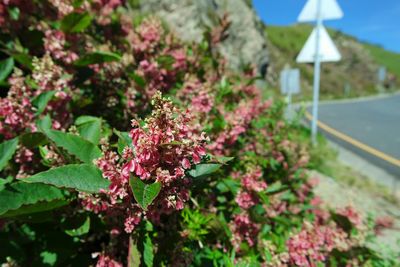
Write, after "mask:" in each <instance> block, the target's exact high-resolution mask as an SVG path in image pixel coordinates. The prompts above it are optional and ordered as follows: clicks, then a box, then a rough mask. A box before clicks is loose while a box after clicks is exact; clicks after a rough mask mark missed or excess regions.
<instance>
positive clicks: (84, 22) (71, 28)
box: [61, 12, 92, 33]
mask: <svg viewBox="0 0 400 267" xmlns="http://www.w3.org/2000/svg"><path fill="white" fill-rule="evenodd" d="M91 22H92V16H91V15H89V13H87V12H86V13H76V12H74V13H70V14H68V15H67V16H65V17H64V18H63V20H62V21H61V30H62V31H64V32H67V33H71V32H82V31H84V30H85V29H86V28H87V27H88V26H89V25H90V23H91Z"/></svg>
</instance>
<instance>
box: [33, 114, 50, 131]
mask: <svg viewBox="0 0 400 267" xmlns="http://www.w3.org/2000/svg"><path fill="white" fill-rule="evenodd" d="M36 126H37V127H38V129H39V131H41V132H43V133H44V132H46V131H48V130H50V129H51V126H52V123H51V118H50V115H49V114H47V115H46V116H45V117H43V118H42V119H39V120H37V121H36Z"/></svg>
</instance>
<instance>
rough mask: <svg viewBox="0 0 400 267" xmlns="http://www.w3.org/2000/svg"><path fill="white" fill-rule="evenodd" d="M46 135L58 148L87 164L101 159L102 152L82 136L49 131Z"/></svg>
mask: <svg viewBox="0 0 400 267" xmlns="http://www.w3.org/2000/svg"><path fill="white" fill-rule="evenodd" d="M45 134H46V136H47V137H48V138H49V139H50V140H51V141H53V142H54V143H55V144H56V145H57V146H59V147H62V148H64V149H65V150H66V151H68V153H70V154H72V155H74V156H76V157H77V158H78V159H80V160H81V161H83V162H85V163H92V162H93V160H94V159H97V158H99V157H101V150H100V149H99V148H98V147H97V146H96V145H94V144H93V143H91V142H89V141H88V140H86V139H83V138H82V137H80V136H77V135H74V134H70V133H64V132H61V131H56V130H47V131H45Z"/></svg>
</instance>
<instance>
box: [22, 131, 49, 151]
mask: <svg viewBox="0 0 400 267" xmlns="http://www.w3.org/2000/svg"><path fill="white" fill-rule="evenodd" d="M19 141H20V142H21V144H22V145H24V146H25V147H27V148H35V147H38V146H42V145H45V144H46V143H47V142H48V141H47V138H46V136H45V135H44V134H43V133H41V132H35V133H25V134H23V135H21V136H20V137H19Z"/></svg>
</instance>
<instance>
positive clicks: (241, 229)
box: [230, 213, 260, 251]
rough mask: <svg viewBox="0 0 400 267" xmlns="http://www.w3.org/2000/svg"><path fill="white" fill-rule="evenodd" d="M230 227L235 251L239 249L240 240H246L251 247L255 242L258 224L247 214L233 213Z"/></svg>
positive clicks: (258, 229)
mask: <svg viewBox="0 0 400 267" xmlns="http://www.w3.org/2000/svg"><path fill="white" fill-rule="evenodd" d="M230 228H231V231H232V233H233V237H232V244H233V246H234V248H235V249H236V251H240V244H241V243H242V242H247V243H248V244H249V246H251V247H252V246H254V245H255V244H256V243H257V235H258V233H259V231H260V226H259V225H258V224H256V223H254V222H252V221H251V219H250V217H249V215H248V214H246V213H242V214H237V215H235V216H234V218H233V221H232V222H231V224H230Z"/></svg>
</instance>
